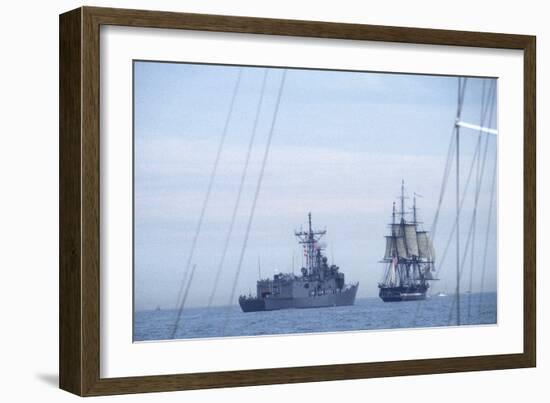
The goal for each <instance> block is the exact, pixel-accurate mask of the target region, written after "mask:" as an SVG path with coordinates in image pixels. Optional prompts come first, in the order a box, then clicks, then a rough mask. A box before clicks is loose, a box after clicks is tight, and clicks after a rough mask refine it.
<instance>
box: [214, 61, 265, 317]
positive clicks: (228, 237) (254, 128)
mask: <svg viewBox="0 0 550 403" xmlns="http://www.w3.org/2000/svg"><path fill="white" fill-rule="evenodd" d="M267 72H268V70H267V69H265V70H264V74H263V79H262V86H261V89H260V98H259V101H258V106H257V108H256V115H255V117H254V124H253V126H252V134H251V136H250V141H249V142H248V149H247V151H246V158H245V162H244V167H243V171H242V174H241V181H240V183H239V190H238V191H237V198H236V200H235V205H234V206H233V213H232V215H231V221H230V223H229V229H228V231H227V235H226V237H225V244H224V247H223V251H222V255H221V257H220V261H219V262H218V268H217V270H216V278H215V280H214V286H213V288H212V292H211V293H210V297H209V299H208V308H210V307H211V306H212V301H213V299H214V295H215V293H216V290H217V288H218V282H219V281H220V275H221V272H222V268H223V264H224V261H225V256H226V254H227V249H228V247H229V241H230V240H231V234H232V233H233V227H234V226H235V219H236V217H237V211H238V209H239V205H240V203H241V196H242V192H243V188H244V184H245V179H246V174H247V171H248V165H249V162H250V155H251V154H252V148H253V145H254V139H255V138H256V132H257V128H258V121H259V118H260V112H261V110H262V104H263V101H264V93H265V84H266V81H267Z"/></svg>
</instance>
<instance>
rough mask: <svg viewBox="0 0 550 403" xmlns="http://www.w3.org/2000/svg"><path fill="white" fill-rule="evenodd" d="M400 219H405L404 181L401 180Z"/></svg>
mask: <svg viewBox="0 0 550 403" xmlns="http://www.w3.org/2000/svg"><path fill="white" fill-rule="evenodd" d="M401 219H402V220H404V219H405V180H404V179H401Z"/></svg>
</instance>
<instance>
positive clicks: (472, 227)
mask: <svg viewBox="0 0 550 403" xmlns="http://www.w3.org/2000/svg"><path fill="white" fill-rule="evenodd" d="M493 98H494V96H492V97H491V100H493ZM490 104H491V105H492V107H491V116H492V113H493V106H494V102H492V101H491V102H490ZM486 112H487V111H486ZM491 123H492V118H491V117H490V118H489V124H491ZM488 145H489V135H486V138H485V147H484V153H483V158H482V162H481V172H480V176H481V177H483V174H484V172H485V163H486V160H487V149H488ZM480 191H481V184H479V186H478V187H477V188H476V191H475V197H474V210H473V214H472V220H471V222H470V229H469V233H468V239H467V242H466V247H465V249H464V253H463V260H462V263H461V265H460V269H459V272H458V274H459V275H458V278H459V279H460V278H461V276H462V272H463V271H464V264H465V260H466V256H467V253H468V250H469V248H470V241H471V239H472V238H474V236H473V232H474V230H475V219H476V211H477V205H478V201H479V194H480ZM472 253H473V246H472ZM470 295H471V294H470ZM459 303H460V297H459V295H456V294H455V295H454V297H453V301H452V304H451V310H450V312H449V324H450V322H451V319H452V311H453V308H454V307H455V306H457V308H458V304H459ZM457 312H459V310H458V309H457ZM457 315H458V313H457ZM459 319H460V318H458V317H457V323H458V324H460V320H459Z"/></svg>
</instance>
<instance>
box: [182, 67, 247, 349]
mask: <svg viewBox="0 0 550 403" xmlns="http://www.w3.org/2000/svg"><path fill="white" fill-rule="evenodd" d="M241 76H242V67H239V69H238V73H237V81H236V82H235V86H234V88H233V93H232V95H231V102H230V104H229V110H228V112H227V116H226V118H225V124H224V127H223V131H222V136H221V138H220V143H219V145H218V150H217V152H216V159H215V160H214V166H213V167H212V172H211V173H210V179H209V181H208V187H207V190H206V195H205V197H204V201H203V204H202V208H201V212H200V215H199V220H198V222H197V227H196V228H195V234H194V236H193V241H192V243H191V249H190V251H189V255H188V256H187V262H186V265H185V270H184V273H185V272H187V271H188V270H189V267H190V266H191V262H192V261H193V255H194V253H195V248H196V246H197V240H198V238H199V234H200V232H201V227H202V222H203V220H204V214H205V212H206V207H207V206H208V202H209V200H210V194H211V193H212V187H213V184H214V179H215V177H216V173H217V171H218V165H219V162H220V156H221V154H222V150H223V146H224V144H225V138H226V137H227V132H228V129H229V122H230V121H231V115H232V114H233V108H234V106H235V99H236V98H237V92H238V89H239V85H240V83H241ZM191 280H192V276H190V277H189V281H188V283H187V287H186V288H185V289H186V290H187V289H189V287H190V285H191ZM184 285H185V283H184V281H182V282H181V285H180V289H179V292H178V298H177V300H176V301H177V302H176V303H177V306H178V316H177V317H176V323H175V325H174V328H173V331H172V339H173V338H174V337H175V335H176V332H177V330H178V326H179V322H180V317H181V312H182V311H183V308H184V306H185V301H186V299H187V298H186V297H187V293H185V294H183V291H184ZM182 294H183V295H182Z"/></svg>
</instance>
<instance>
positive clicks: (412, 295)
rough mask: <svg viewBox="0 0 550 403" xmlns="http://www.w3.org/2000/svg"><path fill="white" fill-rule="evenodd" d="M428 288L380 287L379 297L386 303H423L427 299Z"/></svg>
mask: <svg viewBox="0 0 550 403" xmlns="http://www.w3.org/2000/svg"><path fill="white" fill-rule="evenodd" d="M427 290H428V287H426V286H421V287H380V293H379V296H380V298H381V299H382V301H384V302H401V301H421V300H424V299H426V291H427Z"/></svg>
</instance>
